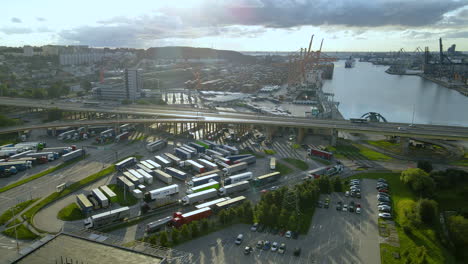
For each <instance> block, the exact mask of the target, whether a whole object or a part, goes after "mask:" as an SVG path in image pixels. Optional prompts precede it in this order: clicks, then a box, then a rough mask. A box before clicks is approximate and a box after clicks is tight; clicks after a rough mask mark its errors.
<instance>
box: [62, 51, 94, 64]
mask: <svg viewBox="0 0 468 264" xmlns="http://www.w3.org/2000/svg"><path fill="white" fill-rule="evenodd" d="M102 57H103V54H102V53H94V52H93V53H70V54H60V55H59V60H60V65H80V64H88V63H94V62H99V61H101V60H102Z"/></svg>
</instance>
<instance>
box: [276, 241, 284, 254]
mask: <svg viewBox="0 0 468 264" xmlns="http://www.w3.org/2000/svg"><path fill="white" fill-rule="evenodd" d="M285 251H286V244H284V243H281V245H280V246H279V248H278V253H280V254H284V252H285Z"/></svg>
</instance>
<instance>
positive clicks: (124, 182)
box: [117, 176, 135, 192]
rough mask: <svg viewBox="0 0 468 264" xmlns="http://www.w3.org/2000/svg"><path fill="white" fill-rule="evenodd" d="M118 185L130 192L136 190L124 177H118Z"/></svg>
mask: <svg viewBox="0 0 468 264" xmlns="http://www.w3.org/2000/svg"><path fill="white" fill-rule="evenodd" d="M117 185H119V186H121V187H122V188H124V189H125V190H127V191H130V192H131V191H133V190H135V184H133V183H132V182H131V181H130V180H129V179H127V178H126V177H124V176H119V177H117Z"/></svg>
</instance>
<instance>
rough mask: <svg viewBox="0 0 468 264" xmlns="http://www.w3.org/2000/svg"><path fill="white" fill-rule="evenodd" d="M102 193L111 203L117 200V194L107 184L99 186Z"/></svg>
mask: <svg viewBox="0 0 468 264" xmlns="http://www.w3.org/2000/svg"><path fill="white" fill-rule="evenodd" d="M99 189H101V191H102V193H103V194H104V195H105V196H106V197H107V198H108V199H109V201H110V202H111V203H115V202H117V194H115V192H113V191H112V190H111V189H110V188H109V187H108V186H107V185H103V186H100V187H99Z"/></svg>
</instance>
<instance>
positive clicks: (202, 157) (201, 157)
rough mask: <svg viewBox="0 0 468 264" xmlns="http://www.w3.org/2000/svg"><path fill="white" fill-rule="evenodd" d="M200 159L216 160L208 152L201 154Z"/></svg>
mask: <svg viewBox="0 0 468 264" xmlns="http://www.w3.org/2000/svg"><path fill="white" fill-rule="evenodd" d="M199 157H200V159H204V160H208V161H214V159H213V158H212V157H210V156H208V155H206V154H200V155H199Z"/></svg>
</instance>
